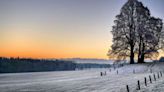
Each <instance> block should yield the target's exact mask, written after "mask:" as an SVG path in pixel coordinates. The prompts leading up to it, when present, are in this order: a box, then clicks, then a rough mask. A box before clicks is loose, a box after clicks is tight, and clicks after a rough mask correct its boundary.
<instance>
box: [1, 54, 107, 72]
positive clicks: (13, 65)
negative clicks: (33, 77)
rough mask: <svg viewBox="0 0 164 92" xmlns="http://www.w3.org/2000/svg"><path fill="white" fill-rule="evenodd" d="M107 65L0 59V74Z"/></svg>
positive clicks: (104, 65) (103, 66) (105, 66)
mask: <svg viewBox="0 0 164 92" xmlns="http://www.w3.org/2000/svg"><path fill="white" fill-rule="evenodd" d="M107 67H109V65H107V64H89V63H87V64H78V63H75V62H73V61H64V60H48V59H30V58H4V57H0V73H16V72H41V71H66V70H75V69H84V68H107Z"/></svg>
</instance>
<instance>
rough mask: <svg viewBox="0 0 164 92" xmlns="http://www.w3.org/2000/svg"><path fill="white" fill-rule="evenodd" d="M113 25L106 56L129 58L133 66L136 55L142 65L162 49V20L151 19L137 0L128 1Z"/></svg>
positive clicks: (147, 11)
mask: <svg viewBox="0 0 164 92" xmlns="http://www.w3.org/2000/svg"><path fill="white" fill-rule="evenodd" d="M114 23H115V25H114V26H113V28H112V31H111V32H112V34H113V44H112V46H111V50H109V52H108V56H112V57H116V58H117V59H126V58H127V57H130V63H131V64H133V63H134V57H135V55H138V62H139V63H143V62H144V58H145V57H146V58H148V57H152V55H157V53H158V49H161V48H162V47H163V38H162V37H163V36H162V31H161V30H162V20H161V19H157V18H154V17H151V16H150V11H149V9H148V8H147V7H145V6H143V4H142V3H141V2H139V1H137V0H128V1H127V3H125V4H124V6H123V7H122V8H121V11H120V14H119V15H117V16H116V20H114Z"/></svg>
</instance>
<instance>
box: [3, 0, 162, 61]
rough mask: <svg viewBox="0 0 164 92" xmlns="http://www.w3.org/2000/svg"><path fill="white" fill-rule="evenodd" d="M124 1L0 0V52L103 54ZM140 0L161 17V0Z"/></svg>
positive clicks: (62, 55)
mask: <svg viewBox="0 0 164 92" xmlns="http://www.w3.org/2000/svg"><path fill="white" fill-rule="evenodd" d="M126 1H127V0H0V11H1V14H0V20H1V21H0V41H1V44H2V45H1V46H0V55H1V56H20V57H38V58H44V57H45V58H67V57H81V58H107V56H106V53H107V51H108V48H109V47H110V45H111V43H112V35H111V33H110V31H111V28H112V25H113V24H114V23H113V20H114V19H115V16H116V15H117V14H119V12H120V9H121V7H122V6H123V4H124V3H125V2H126ZM140 1H141V0H140ZM142 2H143V4H144V5H145V6H147V7H148V8H149V9H150V11H151V14H152V15H153V16H155V17H159V18H162V19H164V14H163V9H164V6H163V5H164V0H142ZM15 43H17V44H15Z"/></svg>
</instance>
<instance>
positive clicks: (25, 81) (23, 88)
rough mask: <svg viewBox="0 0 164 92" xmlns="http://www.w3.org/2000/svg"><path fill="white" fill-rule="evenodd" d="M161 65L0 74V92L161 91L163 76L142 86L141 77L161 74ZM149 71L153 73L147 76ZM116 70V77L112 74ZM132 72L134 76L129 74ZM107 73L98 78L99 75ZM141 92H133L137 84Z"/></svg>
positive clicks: (163, 85) (149, 64)
mask: <svg viewBox="0 0 164 92" xmlns="http://www.w3.org/2000/svg"><path fill="white" fill-rule="evenodd" d="M163 65H164V63H148V64H134V65H124V66H123V67H120V68H116V69H115V70H114V69H113V68H112V69H111V70H112V71H111V72H110V71H109V69H107V68H106V69H90V70H88V69H87V70H78V71H58V72H32V73H8V74H0V92H127V91H126V85H129V88H130V92H163V91H162V90H164V77H161V78H160V79H157V81H156V82H154V80H153V79H152V80H153V83H152V84H150V83H148V86H147V87H145V86H144V77H147V78H148V76H149V75H151V76H152V75H153V73H156V72H159V71H163V70H164V67H163ZM150 69H152V71H153V73H150ZM117 70H118V74H117V73H116V71H117ZM134 70H135V73H133V71H134ZM105 71H106V72H107V75H106V76H100V72H105ZM138 80H140V82H141V85H142V86H141V90H136V89H137V86H136V85H137V81H138Z"/></svg>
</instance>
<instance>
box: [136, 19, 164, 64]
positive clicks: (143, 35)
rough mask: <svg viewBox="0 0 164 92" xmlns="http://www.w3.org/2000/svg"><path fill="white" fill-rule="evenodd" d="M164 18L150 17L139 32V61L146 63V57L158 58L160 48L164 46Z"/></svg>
mask: <svg viewBox="0 0 164 92" xmlns="http://www.w3.org/2000/svg"><path fill="white" fill-rule="evenodd" d="M162 26H163V23H162V20H161V19H159V18H154V17H150V18H149V20H148V21H147V22H146V23H145V24H143V28H141V29H139V30H138V31H137V32H138V41H137V43H138V44H139V45H138V48H139V49H138V63H144V58H151V59H154V58H157V57H158V54H159V50H160V49H163V48H164V38H163V36H164V35H163V34H164V32H163V31H162Z"/></svg>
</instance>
